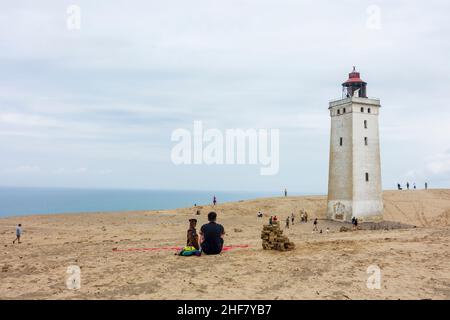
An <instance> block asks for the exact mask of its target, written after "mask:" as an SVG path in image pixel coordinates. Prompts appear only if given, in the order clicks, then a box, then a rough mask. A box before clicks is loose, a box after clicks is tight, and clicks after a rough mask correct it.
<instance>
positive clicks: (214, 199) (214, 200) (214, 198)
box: [213, 195, 217, 206]
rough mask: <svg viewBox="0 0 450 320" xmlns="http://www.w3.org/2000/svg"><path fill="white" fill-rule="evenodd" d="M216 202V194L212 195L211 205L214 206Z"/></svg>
mask: <svg viewBox="0 0 450 320" xmlns="http://www.w3.org/2000/svg"><path fill="white" fill-rule="evenodd" d="M216 203H217V199H216V195H214V197H213V206H215V205H216Z"/></svg>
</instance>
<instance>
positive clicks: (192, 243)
mask: <svg viewBox="0 0 450 320" xmlns="http://www.w3.org/2000/svg"><path fill="white" fill-rule="evenodd" d="M196 226H197V219H194V218H193V219H189V229H188V231H187V241H186V246H185V247H184V248H183V249H182V250H181V251H180V252H179V255H180V256H192V255H196V256H199V255H200V254H201V251H200V245H199V243H198V234H197V230H196V229H195V227H196Z"/></svg>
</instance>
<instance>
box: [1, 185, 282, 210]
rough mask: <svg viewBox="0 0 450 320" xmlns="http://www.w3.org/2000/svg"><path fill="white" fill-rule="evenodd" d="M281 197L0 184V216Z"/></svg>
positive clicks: (230, 193) (187, 205) (261, 194)
mask: <svg viewBox="0 0 450 320" xmlns="http://www.w3.org/2000/svg"><path fill="white" fill-rule="evenodd" d="M214 195H215V196H216V199H217V202H218V203H221V202H229V201H239V200H248V199H254V198H262V197H273V196H281V195H282V192H281V191H280V192H278V193H270V192H245V191H242V192H226V191H217V192H212V191H182V190H174V191H169V190H119V189H72V188H17V187H0V217H10V216H20V215H32V214H50V213H77V212H100V211H101V212H104V211H112V212H113V211H134V210H165V209H176V208H185V207H191V206H193V205H194V204H197V205H205V204H211V203H212V199H213V196H214Z"/></svg>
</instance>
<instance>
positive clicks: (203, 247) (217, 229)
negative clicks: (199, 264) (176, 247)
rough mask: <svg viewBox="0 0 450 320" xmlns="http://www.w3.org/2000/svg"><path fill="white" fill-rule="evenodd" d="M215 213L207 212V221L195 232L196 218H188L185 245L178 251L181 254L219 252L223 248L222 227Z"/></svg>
mask: <svg viewBox="0 0 450 320" xmlns="http://www.w3.org/2000/svg"><path fill="white" fill-rule="evenodd" d="M216 220H217V213H215V212H214V211H211V212H210V213H208V221H209V222H208V223H206V224H204V225H203V226H202V227H201V228H200V233H199V234H197V229H196V228H197V219H195V218H191V219H189V229H188V231H187V241H186V246H185V247H184V248H183V249H182V250H181V251H180V252H179V253H178V254H179V255H181V256H191V255H196V256H200V255H201V254H202V253H204V254H208V255H214V254H219V253H221V252H222V249H223V242H224V240H223V236H224V235H225V229H224V227H223V226H222V225H221V224H219V223H217V222H216Z"/></svg>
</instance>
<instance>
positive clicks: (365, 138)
mask: <svg viewBox="0 0 450 320" xmlns="http://www.w3.org/2000/svg"><path fill="white" fill-rule="evenodd" d="M364 144H365V145H366V146H367V137H364Z"/></svg>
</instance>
